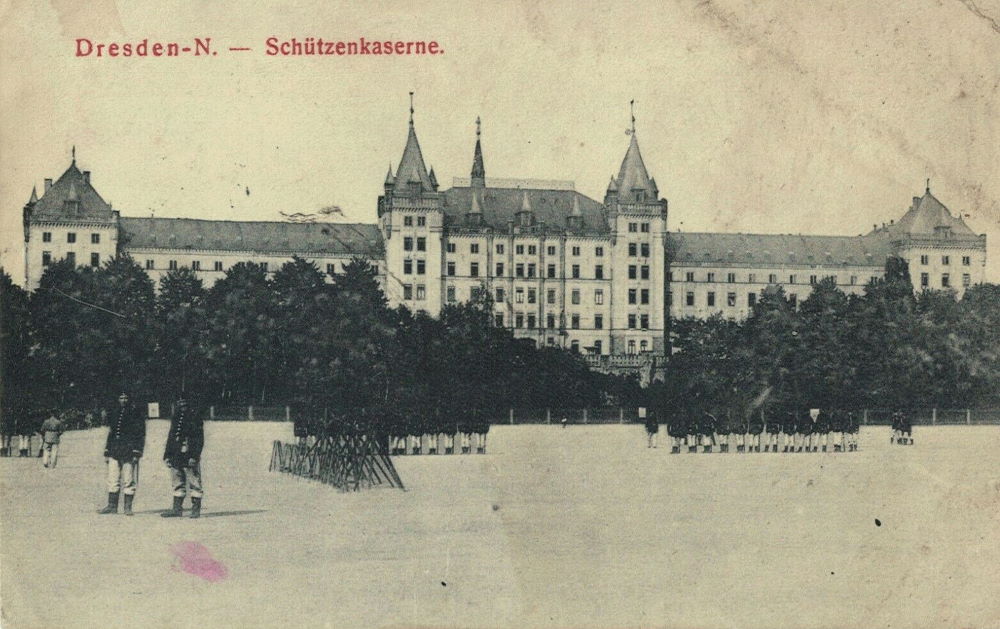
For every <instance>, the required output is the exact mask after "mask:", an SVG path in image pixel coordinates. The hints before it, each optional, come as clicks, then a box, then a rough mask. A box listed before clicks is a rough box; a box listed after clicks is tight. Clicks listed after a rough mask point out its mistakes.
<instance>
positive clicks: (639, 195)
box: [635, 190, 646, 203]
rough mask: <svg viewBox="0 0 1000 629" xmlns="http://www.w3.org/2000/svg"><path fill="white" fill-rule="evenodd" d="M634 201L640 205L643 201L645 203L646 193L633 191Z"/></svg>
mask: <svg viewBox="0 0 1000 629" xmlns="http://www.w3.org/2000/svg"><path fill="white" fill-rule="evenodd" d="M635 200H636V201H639V202H640V203H641V202H643V201H645V200H646V191H645V190H636V191H635Z"/></svg>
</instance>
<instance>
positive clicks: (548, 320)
mask: <svg viewBox="0 0 1000 629" xmlns="http://www.w3.org/2000/svg"><path fill="white" fill-rule="evenodd" d="M545 327H547V328H549V329H550V330H551V329H553V328H555V327H556V316H555V315H554V314H552V313H551V312H550V313H549V314H548V315H546V317H545Z"/></svg>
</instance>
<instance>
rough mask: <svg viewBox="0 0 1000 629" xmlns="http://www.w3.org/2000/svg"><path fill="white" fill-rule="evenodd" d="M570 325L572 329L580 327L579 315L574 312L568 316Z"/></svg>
mask: <svg viewBox="0 0 1000 629" xmlns="http://www.w3.org/2000/svg"><path fill="white" fill-rule="evenodd" d="M569 323H570V327H571V328H573V329H574V330H579V329H580V315H578V314H575V315H573V316H571V317H570V318H569Z"/></svg>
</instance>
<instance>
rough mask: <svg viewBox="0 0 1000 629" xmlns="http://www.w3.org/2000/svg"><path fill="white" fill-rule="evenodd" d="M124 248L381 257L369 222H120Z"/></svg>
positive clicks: (130, 219) (377, 237)
mask: <svg viewBox="0 0 1000 629" xmlns="http://www.w3.org/2000/svg"><path fill="white" fill-rule="evenodd" d="M120 225H121V230H122V239H123V244H124V246H125V247H128V248H133V249H143V248H145V249H155V248H168V249H190V250H216V251H260V252H274V253H288V254H292V253H305V254H313V255H360V256H367V257H370V258H381V257H382V256H383V255H384V254H383V247H382V235H381V233H380V232H379V230H378V226H377V225H374V224H369V223H281V222H268V221H206V220H200V219H192V218H137V217H125V216H123V217H122V218H121V223H120Z"/></svg>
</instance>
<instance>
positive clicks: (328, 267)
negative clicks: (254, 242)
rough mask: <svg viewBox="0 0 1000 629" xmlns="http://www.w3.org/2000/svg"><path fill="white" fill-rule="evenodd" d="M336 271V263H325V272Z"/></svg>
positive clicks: (328, 273) (329, 273)
mask: <svg viewBox="0 0 1000 629" xmlns="http://www.w3.org/2000/svg"><path fill="white" fill-rule="evenodd" d="M216 264H218V262H216ZM215 270H216V271H218V270H219V269H215ZM336 272H337V265H336V264H327V265H326V274H327V275H333V274H334V273H336Z"/></svg>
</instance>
